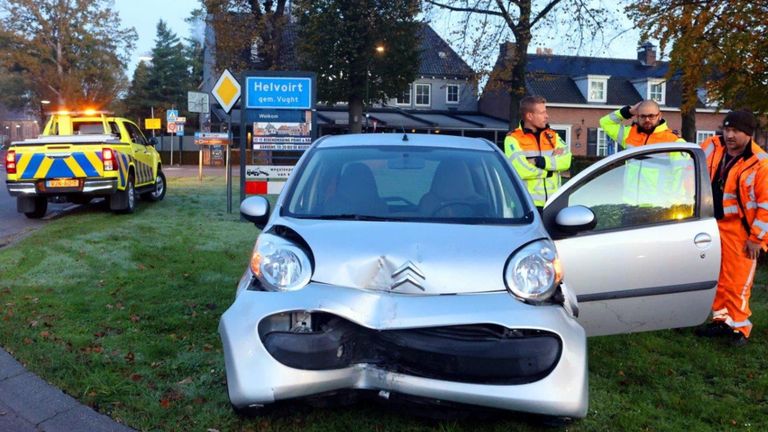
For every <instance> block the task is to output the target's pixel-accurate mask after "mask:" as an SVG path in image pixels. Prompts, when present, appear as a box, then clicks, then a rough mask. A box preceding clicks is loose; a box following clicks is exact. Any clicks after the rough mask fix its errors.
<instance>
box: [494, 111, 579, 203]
mask: <svg viewBox="0 0 768 432" xmlns="http://www.w3.org/2000/svg"><path fill="white" fill-rule="evenodd" d="M520 116H521V117H522V120H521V121H520V126H519V127H518V128H517V129H515V130H514V131H512V132H510V133H508V134H507V137H506V138H505V139H504V154H505V155H506V156H507V158H508V159H509V161H510V162H511V164H512V167H513V168H514V169H515V171H517V175H518V176H520V179H522V180H523V183H524V184H525V187H526V189H528V193H529V194H530V195H531V197H532V198H533V203H534V205H535V206H536V208H537V209H538V210H539V212H541V211H542V209H543V208H544V203H546V202H547V198H549V196H550V195H552V194H553V193H555V192H556V191H557V190H558V189H559V188H560V184H561V183H562V179H561V174H562V172H563V171H567V170H568V169H569V168H570V167H571V150H570V149H569V148H568V146H567V145H566V144H565V143H564V142H563V140H562V139H561V138H560V135H558V134H557V132H555V131H554V130H552V129H550V127H549V123H548V122H549V115H548V114H547V100H546V99H544V98H543V97H541V96H526V97H524V98H523V99H522V100H521V101H520Z"/></svg>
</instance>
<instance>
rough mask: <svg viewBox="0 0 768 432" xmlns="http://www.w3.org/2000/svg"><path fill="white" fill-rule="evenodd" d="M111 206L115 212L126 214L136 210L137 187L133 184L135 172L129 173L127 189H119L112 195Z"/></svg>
mask: <svg viewBox="0 0 768 432" xmlns="http://www.w3.org/2000/svg"><path fill="white" fill-rule="evenodd" d="M109 208H110V209H111V210H112V211H113V212H115V213H126V214H127V213H133V211H134V210H136V189H135V188H134V186H133V173H130V174H128V183H127V184H126V185H125V190H122V191H120V190H119V191H117V192H115V193H114V196H112V197H110V200H109Z"/></svg>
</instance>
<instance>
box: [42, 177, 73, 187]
mask: <svg viewBox="0 0 768 432" xmlns="http://www.w3.org/2000/svg"><path fill="white" fill-rule="evenodd" d="M45 185H46V186H48V187H52V188H68V187H78V186H80V182H79V181H78V180H77V179H54V180H48V181H46V182H45Z"/></svg>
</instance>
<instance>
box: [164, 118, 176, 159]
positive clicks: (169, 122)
mask: <svg viewBox="0 0 768 432" xmlns="http://www.w3.org/2000/svg"><path fill="white" fill-rule="evenodd" d="M178 116H179V112H178V111H177V110H175V109H169V110H167V111H166V112H165V125H166V132H168V134H169V135H170V136H171V163H170V165H169V166H173V136H174V134H175V133H176V118H177V117H178Z"/></svg>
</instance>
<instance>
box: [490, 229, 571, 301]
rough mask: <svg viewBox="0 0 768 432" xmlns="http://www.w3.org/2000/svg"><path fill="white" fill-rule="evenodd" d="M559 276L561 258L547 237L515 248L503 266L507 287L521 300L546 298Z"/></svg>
mask: <svg viewBox="0 0 768 432" xmlns="http://www.w3.org/2000/svg"><path fill="white" fill-rule="evenodd" d="M561 279H562V270H561V268H560V260H559V259H558V257H557V251H556V250H555V245H554V244H553V243H552V242H551V241H550V240H538V241H535V242H533V243H529V244H527V245H525V246H523V247H522V248H520V249H518V250H517V251H515V253H514V254H512V256H511V257H510V259H509V262H508V263H507V268H506V269H505V270H504V281H505V282H506V284H507V289H509V291H510V292H511V293H512V294H514V295H516V296H517V297H519V298H521V299H523V300H531V301H542V300H546V299H548V298H549V297H550V296H551V295H552V293H554V292H555V288H557V286H558V284H560V280H561Z"/></svg>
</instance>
